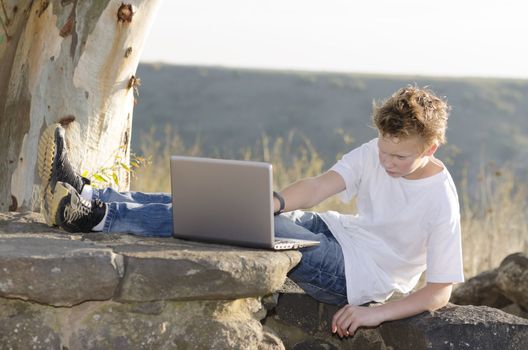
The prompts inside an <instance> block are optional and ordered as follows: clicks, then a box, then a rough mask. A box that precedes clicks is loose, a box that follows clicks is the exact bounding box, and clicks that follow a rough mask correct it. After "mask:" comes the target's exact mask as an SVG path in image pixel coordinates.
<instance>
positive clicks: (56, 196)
mask: <svg viewBox="0 0 528 350" xmlns="http://www.w3.org/2000/svg"><path fill="white" fill-rule="evenodd" d="M71 188H72V187H71V186H70V187H69V186H68V184H65V183H63V182H57V185H56V186H55V191H54V192H53V196H52V198H51V200H50V201H49V202H48V203H49V217H50V218H51V219H52V220H53V222H54V225H58V224H59V221H60V218H59V207H60V204H61V202H62V200H63V199H64V198H66V197H67V196H69V195H71V192H70V189H71Z"/></svg>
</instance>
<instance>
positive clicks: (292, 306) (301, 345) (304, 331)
mask: <svg viewBox="0 0 528 350" xmlns="http://www.w3.org/2000/svg"><path fill="white" fill-rule="evenodd" d="M290 290H292V289H291V288H290ZM337 310H339V307H338V306H335V305H328V304H323V303H319V302H317V301H316V300H315V299H313V298H311V297H310V296H308V295H305V294H302V293H288V294H281V295H280V296H279V300H278V303H277V307H276V308H275V309H274V310H273V312H272V313H271V314H270V315H269V316H268V317H267V318H266V320H265V323H264V324H265V325H266V326H267V327H269V328H271V329H272V330H273V331H274V332H276V333H277V334H278V335H279V337H280V338H281V339H282V341H283V342H284V346H285V347H286V349H299V350H300V349H321V350H323V349H335V350H345V349H365V350H385V349H386V346H385V344H384V342H383V339H382V338H381V335H380V333H379V330H378V329H360V330H358V331H357V332H356V335H355V336H354V337H349V338H343V339H341V338H340V337H339V336H338V335H336V334H333V333H332V332H331V329H330V327H331V322H332V317H333V315H334V314H335V313H336V312H337Z"/></svg>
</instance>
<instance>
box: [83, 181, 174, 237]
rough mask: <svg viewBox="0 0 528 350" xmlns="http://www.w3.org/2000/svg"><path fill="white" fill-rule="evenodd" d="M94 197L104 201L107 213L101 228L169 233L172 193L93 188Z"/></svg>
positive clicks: (141, 233) (156, 234) (140, 233)
mask: <svg viewBox="0 0 528 350" xmlns="http://www.w3.org/2000/svg"><path fill="white" fill-rule="evenodd" d="M93 198H94V199H100V200H101V201H103V202H105V203H106V205H107V207H108V215H107V217H106V222H105V225H104V228H103V232H116V233H132V234H134V235H138V236H148V237H171V236H172V197H171V195H170V194H168V193H143V192H117V191H115V190H113V189H111V188H105V189H96V188H94V189H93Z"/></svg>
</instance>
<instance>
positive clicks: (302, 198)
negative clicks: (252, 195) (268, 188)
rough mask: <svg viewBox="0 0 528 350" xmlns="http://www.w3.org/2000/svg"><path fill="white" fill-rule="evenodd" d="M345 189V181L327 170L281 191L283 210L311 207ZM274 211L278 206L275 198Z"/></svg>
mask: <svg viewBox="0 0 528 350" xmlns="http://www.w3.org/2000/svg"><path fill="white" fill-rule="evenodd" d="M344 190H345V181H344V180H343V178H342V177H341V175H339V174H338V173H336V172H335V171H332V170H330V171H327V172H326V173H324V174H321V175H319V176H317V177H310V178H305V179H302V180H299V181H297V182H294V183H293V184H291V185H289V186H288V187H286V188H285V189H283V190H282V191H281V195H282V197H283V198H284V203H285V207H284V211H292V210H296V209H306V208H311V207H313V206H315V205H317V204H319V203H321V202H322V201H324V200H325V199H327V198H328V197H330V196H333V195H335V194H337V193H339V192H341V191H344ZM273 201H274V208H275V209H274V211H277V210H278V209H279V207H280V204H279V201H278V199H277V198H274V199H273Z"/></svg>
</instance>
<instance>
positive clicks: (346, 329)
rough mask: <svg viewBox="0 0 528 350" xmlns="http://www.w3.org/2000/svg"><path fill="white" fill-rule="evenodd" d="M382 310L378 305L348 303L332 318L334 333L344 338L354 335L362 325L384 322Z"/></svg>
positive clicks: (375, 324)
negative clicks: (366, 305)
mask: <svg viewBox="0 0 528 350" xmlns="http://www.w3.org/2000/svg"><path fill="white" fill-rule="evenodd" d="M380 311H381V310H380V309H379V308H376V307H365V306H355V305H350V304H349V305H346V306H344V307H343V308H341V309H340V310H339V311H338V312H336V313H335V315H334V317H333V318H332V333H336V332H337V334H339V336H340V337H341V338H342V337H348V336H353V335H354V333H356V330H357V329H358V328H359V327H361V326H366V327H376V326H378V325H379V324H380V323H381V322H382V317H381V314H380Z"/></svg>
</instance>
